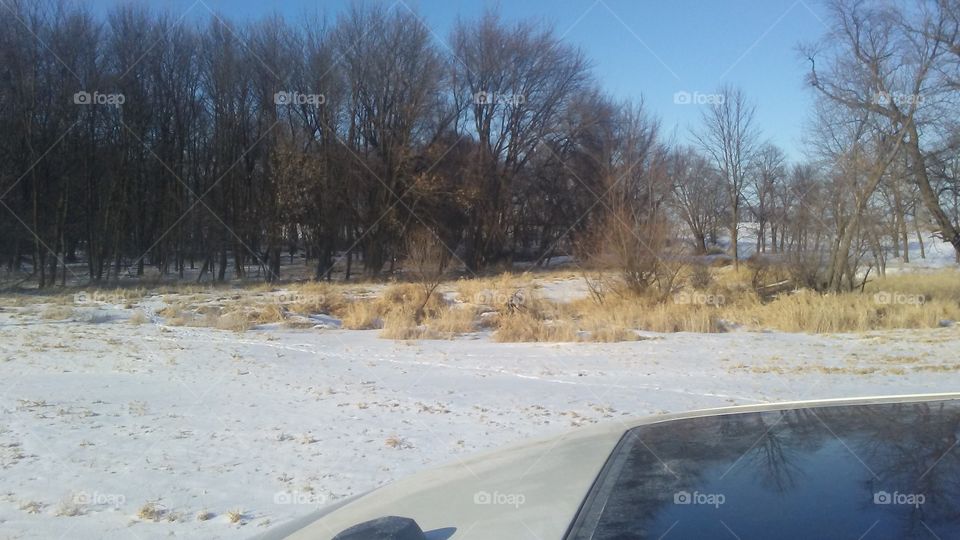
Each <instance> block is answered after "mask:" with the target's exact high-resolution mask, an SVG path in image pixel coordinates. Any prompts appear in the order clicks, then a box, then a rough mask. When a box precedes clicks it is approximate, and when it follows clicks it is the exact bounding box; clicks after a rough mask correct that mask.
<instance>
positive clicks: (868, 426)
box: [568, 401, 960, 539]
mask: <svg viewBox="0 0 960 540" xmlns="http://www.w3.org/2000/svg"><path fill="white" fill-rule="evenodd" d="M958 436H960V402H958V401H933V402H925V403H901V404H882V405H869V406H834V407H823V408H805V409H791V410H784V411H774V412H763V413H742V414H725V415H719V416H707V417H703V418H695V419H687V420H677V421H670V422H663V423H659V424H653V425H647V426H642V427H638V428H635V429H633V430H631V431H629V432H628V433H627V434H626V435H625V437H624V439H623V440H622V441H621V443H620V445H619V446H618V448H617V450H616V451H615V452H614V454H613V455H612V456H611V459H610V461H609V462H608V464H607V466H606V468H605V470H604V472H603V473H602V475H601V477H600V479H599V480H598V482H597V485H596V486H595V487H594V489H593V490H592V492H591V494H590V496H589V497H588V500H587V502H586V503H585V506H584V508H583V510H582V511H581V514H580V516H579V517H578V519H577V522H576V523H575V524H574V527H573V528H572V530H571V534H570V536H569V537H568V538H593V539H625V538H661V537H662V538H742V539H748V538H788V539H789V538H797V539H801V538H802V539H807V538H852V539H857V538H870V539H880V538H890V539H893V538H960V449H957V441H958Z"/></svg>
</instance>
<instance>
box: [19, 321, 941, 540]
mask: <svg viewBox="0 0 960 540" xmlns="http://www.w3.org/2000/svg"><path fill="white" fill-rule="evenodd" d="M42 309H43V308H39V307H36V306H28V307H23V308H17V307H10V306H5V307H2V308H0V478H2V483H0V537H3V538H45V539H47V538H53V539H56V538H71V539H72V538H124V537H126V538H132V539H137V538H143V539H146V538H161V537H170V536H173V537H178V538H245V537H248V536H251V535H253V534H255V533H257V532H261V531H263V530H264V529H265V528H266V527H267V526H269V525H272V524H277V523H280V522H283V521H285V520H287V519H290V518H293V517H295V516H298V515H301V514H305V513H308V512H310V511H311V510H313V509H314V508H315V507H316V506H318V505H320V504H323V503H325V502H330V501H334V500H337V499H339V498H342V497H345V496H348V495H351V494H356V493H361V492H363V491H366V490H369V489H371V488H374V487H376V486H378V485H381V484H383V483H385V482H388V481H390V480H393V479H395V478H398V477H401V476H404V475H407V474H410V473H413V472H415V471H417V470H421V469H424V468H426V467H429V466H432V465H435V464H440V463H445V462H456V461H457V460H458V459H459V458H460V457H461V456H464V455H467V454H470V453H473V452H476V451H479V450H481V449H489V448H494V447H497V446H499V445H502V444H505V443H509V442H512V441H517V440H519V439H521V438H524V437H528V436H534V435H547V434H551V433H557V432H560V431H563V430H566V429H571V428H573V427H575V426H580V425H585V424H591V423H596V422H618V421H620V420H622V419H623V418H626V417H631V416H637V415H647V414H658V413H662V412H666V411H680V410H686V409H692V408H700V407H711V406H720V405H729V404H748V403H755V402H770V401H781V400H793V399H811V398H828V397H845V396H866V395H877V394H898V393H919V392H940V391H956V390H960V371H957V369H958V368H960V366H958V364H957V360H956V358H957V356H956V351H957V350H958V348H960V328H957V327H956V326H954V327H950V328H939V329H933V330H923V331H902V332H886V333H875V334H865V335H857V336H854V335H836V336H822V335H820V336H814V335H803V334H783V333H759V332H757V333H747V332H733V333H729V334H709V335H698V334H666V335H653V334H650V335H648V336H647V337H648V339H645V340H642V341H639V342H627V343H614V344H604V343H576V344H501V343H494V342H492V341H491V340H490V339H489V337H488V336H486V335H483V334H479V335H475V336H471V337H467V338H462V339H458V340H455V341H417V342H394V341H389V340H384V339H380V338H378V337H377V332H376V331H348V330H334V329H326V330H319V329H311V330H283V329H267V330H263V329H261V330H254V331H250V332H247V333H243V334H237V333H233V332H229V331H220V330H214V329H207V328H187V327H167V326H164V325H163V324H162V323H161V321H160V320H159V319H156V318H154V320H153V321H152V322H148V323H147V324H143V325H139V326H137V325H132V324H128V323H127V322H126V320H125V319H126V318H127V317H129V315H130V313H131V311H130V310H125V309H122V308H120V307H112V308H107V307H99V308H98V307H96V306H90V307H85V308H84V310H85V311H83V310H78V316H77V317H75V318H74V320H70V321H53V320H45V319H43V318H42V317H41V316H40V313H41V312H42ZM97 310H99V311H97ZM78 319H79V320H78ZM141 510H147V511H146V512H143V515H140V514H141ZM150 510H153V511H154V512H153V513H152V515H151V513H150V512H149V511H150ZM231 512H234V514H233V515H231ZM200 515H202V517H203V518H208V519H198V516H200ZM232 519H236V520H237V521H236V522H232Z"/></svg>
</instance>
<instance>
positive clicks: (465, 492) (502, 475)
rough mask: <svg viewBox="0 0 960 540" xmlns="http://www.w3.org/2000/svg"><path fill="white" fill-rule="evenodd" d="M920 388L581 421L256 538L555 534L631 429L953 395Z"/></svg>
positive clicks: (566, 524) (318, 539)
mask: <svg viewBox="0 0 960 540" xmlns="http://www.w3.org/2000/svg"><path fill="white" fill-rule="evenodd" d="M958 398H960V394H924V395H912V396H885V397H866V398H853V399H833V400H816V401H798V402H789V403H774V404H763V405H748V406H738V407H723V408H716V409H703V410H697V411H691V412H685V413H676V414H664V415H657V416H651V417H645V418H633V419H630V420H629V421H624V422H617V423H611V424H606V425H601V426H592V427H587V428H579V429H576V430H573V431H570V432H568V433H565V434H563V435H560V436H555V437H550V438H543V439H536V440H530V441H526V442H523V443H520V444H516V445H513V446H509V447H505V448H502V449H499V450H496V451H493V452H488V453H485V454H480V455H477V456H474V457H471V458H469V459H464V460H462V461H459V462H456V463H452V464H449V465H446V466H443V467H439V468H435V469H431V470H429V471H425V472H422V473H419V474H415V475H413V476H410V477H408V478H405V479H403V480H399V481H397V482H393V483H391V484H388V485H386V486H384V487H382V488H379V489H377V490H375V491H372V492H370V493H368V494H365V495H362V496H359V497H356V498H353V499H349V500H347V501H341V502H340V503H338V504H336V505H335V506H333V507H328V508H325V509H322V510H320V511H318V512H316V513H314V514H311V515H308V516H304V517H303V518H301V519H298V520H296V521H295V522H291V523H288V524H287V525H285V526H282V527H280V528H278V529H274V530H271V531H268V532H267V533H265V534H263V535H261V536H258V537H256V538H257V539H259V540H276V539H281V538H286V539H290V540H306V539H309V540H326V539H329V538H332V537H333V536H335V535H336V534H338V533H339V532H341V531H343V530H345V529H348V528H350V527H352V526H354V525H357V524H359V523H362V522H365V521H369V520H372V519H376V518H379V517H383V516H388V515H393V516H403V517H409V518H413V519H414V520H416V521H417V523H418V524H419V525H420V528H421V529H422V530H423V531H424V532H425V533H427V538H429V539H430V540H445V539H447V538H452V539H455V540H462V539H471V538H473V539H489V538H536V539H544V540H546V539H559V538H562V537H563V536H564V534H565V532H566V531H567V528H568V527H569V525H570V523H571V522H572V521H573V518H574V517H575V516H576V513H577V511H578V510H579V508H580V505H581V503H582V502H583V499H584V497H585V495H586V493H587V492H588V491H589V490H590V487H591V485H592V484H593V482H594V480H595V479H596V477H597V475H598V474H599V472H600V469H601V468H602V467H603V465H604V463H605V462H606V460H607V458H608V456H609V455H610V453H611V451H612V450H613V448H614V447H615V446H616V444H617V442H618V441H619V440H620V438H621V437H622V436H623V434H624V432H625V431H626V430H628V429H630V428H633V427H636V426H640V425H644V424H652V423H658V422H666V421H670V420H678V419H682V418H695V417H699V416H710V415H717V414H726V413H738V412H757V411H770V410H778V409H788V408H797V407H818V406H829V405H840V404H850V405H855V404H868V403H884V402H897V401H924V400H937V399H958Z"/></svg>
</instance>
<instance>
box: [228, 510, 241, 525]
mask: <svg viewBox="0 0 960 540" xmlns="http://www.w3.org/2000/svg"><path fill="white" fill-rule="evenodd" d="M242 519H243V510H241V509H239V508H237V509H236V510H230V511H228V512H227V521H229V522H230V523H240V520H242Z"/></svg>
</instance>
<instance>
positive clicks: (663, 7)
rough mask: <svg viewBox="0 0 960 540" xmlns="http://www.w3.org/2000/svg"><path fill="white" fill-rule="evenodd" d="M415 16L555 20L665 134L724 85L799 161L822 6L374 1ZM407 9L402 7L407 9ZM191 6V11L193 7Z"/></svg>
mask: <svg viewBox="0 0 960 540" xmlns="http://www.w3.org/2000/svg"><path fill="white" fill-rule="evenodd" d="M87 1H88V2H90V3H92V4H93V5H94V6H95V8H96V9H97V10H102V9H106V8H108V7H109V6H112V5H115V4H118V3H124V2H133V3H144V4H148V5H151V6H155V7H163V8H166V9H169V10H170V11H171V12H173V13H183V12H184V11H186V10H188V9H189V10H190V11H189V13H188V18H200V17H204V16H208V15H209V11H208V9H207V8H208V7H209V8H210V9H213V10H216V11H218V12H220V13H223V14H226V15H228V16H230V17H232V18H235V19H243V18H256V17H258V16H261V15H264V14H269V13H273V12H278V13H281V14H282V15H284V16H286V17H287V18H288V19H290V20H291V21H296V20H297V19H298V18H299V17H298V16H299V15H301V14H303V13H304V12H305V11H306V12H313V11H316V10H320V11H323V12H329V13H331V14H334V13H336V12H338V11H339V10H341V9H343V8H344V6H346V5H347V4H348V2H349V0H274V1H269V0H153V1H147V0H87ZM378 1H383V2H384V3H386V4H388V5H395V7H396V8H397V9H406V8H405V7H404V5H407V6H409V7H411V8H412V9H414V10H416V11H417V12H418V13H419V14H420V15H421V17H422V18H423V20H424V21H425V22H426V23H427V24H428V25H429V26H430V27H431V28H432V29H433V31H434V33H435V34H436V37H437V40H438V41H440V40H445V39H446V37H447V36H448V33H449V30H450V27H451V25H452V24H453V22H454V21H456V19H457V17H463V18H466V19H470V18H474V17H476V16H477V15H479V14H480V13H481V12H482V11H483V10H484V9H485V8H487V7H491V8H494V9H497V10H498V11H499V12H500V13H501V14H502V16H503V17H504V18H505V19H508V20H510V19H522V18H536V19H540V20H544V21H546V22H549V23H552V24H554V25H555V26H556V28H557V32H558V33H559V34H561V35H563V36H564V39H565V40H566V41H568V42H569V43H572V44H574V45H576V46H579V47H581V48H582V49H583V50H584V52H585V53H586V54H587V56H588V57H589V58H590V59H591V60H592V61H593V63H594V72H595V74H596V76H597V78H598V79H599V80H600V82H601V84H602V86H603V87H604V88H605V89H606V90H607V91H608V92H609V93H611V94H612V95H613V96H615V97H617V98H621V99H639V98H640V97H641V96H642V97H643V98H644V99H645V101H646V103H647V105H648V107H649V108H650V110H651V111H653V112H654V113H655V114H656V115H657V116H659V117H660V119H661V120H662V122H663V127H664V131H665V132H666V133H667V134H668V135H672V136H675V137H676V138H677V139H678V140H681V141H688V140H689V131H690V128H691V127H692V126H695V125H696V123H697V121H698V118H699V114H700V111H699V109H700V107H699V106H697V105H695V104H689V105H678V104H675V103H674V94H675V93H676V92H678V91H686V92H691V93H693V92H701V93H704V94H706V93H711V92H713V91H714V90H715V89H716V88H717V87H718V86H719V85H720V84H721V83H731V84H734V85H737V86H740V87H742V88H743V89H744V90H746V92H747V94H748V95H749V96H750V97H751V98H752V99H753V100H755V102H756V103H757V120H758V123H759V126H760V128H761V129H762V131H763V134H764V137H765V138H767V139H770V140H771V141H773V142H775V143H777V144H779V145H780V146H781V147H783V148H784V150H786V151H787V153H788V155H789V156H790V157H791V158H793V159H800V158H801V157H802V149H803V148H802V133H803V126H804V124H805V122H806V120H807V118H808V117H809V114H810V111H811V106H812V94H811V93H810V91H809V90H808V89H806V88H804V86H803V76H804V73H805V69H806V68H807V66H806V65H805V63H804V62H803V60H802V59H801V58H800V57H799V56H798V54H797V53H796V45H797V44H798V43H799V42H806V41H812V40H815V39H817V38H818V37H819V36H820V35H821V34H822V33H823V31H824V26H823V23H822V22H821V20H822V19H823V7H822V5H821V4H820V3H819V2H818V1H817V0H752V1H747V0H568V1H559V0H524V1H513V2H506V1H502V2H493V1H477V0H472V1H468V0H419V1H418V0H402V2H398V1H395V0H378ZM403 2H405V4H404V3H403ZM191 6H192V7H191Z"/></svg>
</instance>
